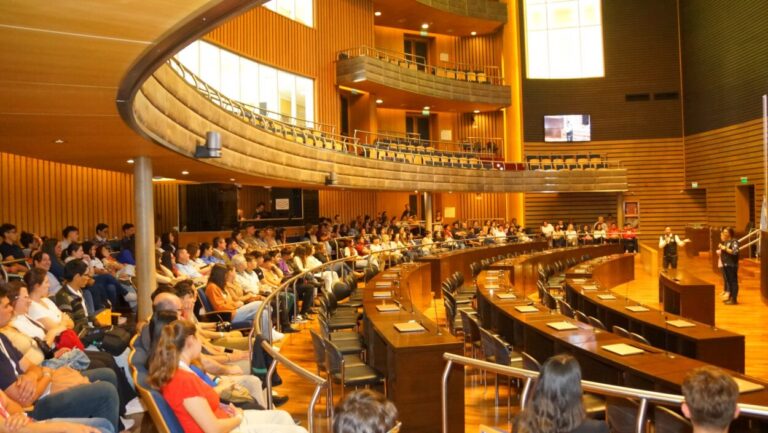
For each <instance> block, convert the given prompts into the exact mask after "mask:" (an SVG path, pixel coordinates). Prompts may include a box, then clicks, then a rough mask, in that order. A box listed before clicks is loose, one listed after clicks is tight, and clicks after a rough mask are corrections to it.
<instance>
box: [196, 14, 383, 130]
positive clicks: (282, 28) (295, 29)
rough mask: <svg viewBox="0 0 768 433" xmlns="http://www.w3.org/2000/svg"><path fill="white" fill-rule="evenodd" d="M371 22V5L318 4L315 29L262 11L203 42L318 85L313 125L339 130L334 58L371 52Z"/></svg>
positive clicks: (243, 17)
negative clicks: (343, 53)
mask: <svg viewBox="0 0 768 433" xmlns="http://www.w3.org/2000/svg"><path fill="white" fill-rule="evenodd" d="M373 18H374V16H373V3H372V2H370V1H367V0H340V1H333V2H330V1H317V2H315V22H314V27H307V26H305V25H303V24H300V23H298V22H296V21H292V20H290V19H288V18H286V17H283V16H282V15H279V14H276V13H274V12H272V11H270V10H268V9H265V8H263V7H258V8H254V9H253V10H251V11H249V12H247V13H245V14H243V15H241V16H238V17H236V18H234V19H232V20H231V21H229V22H227V23H225V24H224V25H222V26H220V27H218V28H217V29H215V30H213V31H212V32H211V33H209V34H208V35H206V36H205V39H206V40H208V41H211V42H213V43H216V44H219V45H221V46H223V47H226V48H227V49H229V50H232V51H234V52H237V53H238V54H241V55H243V56H246V57H249V58H252V59H254V60H256V61H258V62H260V63H264V64H268V65H271V66H274V67H276V68H279V69H283V70H286V71H289V72H293V73H296V74H300V75H304V76H307V77H309V78H312V79H314V80H315V113H316V115H315V119H316V120H317V121H319V122H321V123H327V124H332V125H336V126H337V127H338V126H339V120H340V102H339V96H338V95H337V92H336V87H335V85H336V65H335V60H336V55H337V53H338V52H339V51H341V50H344V49H348V48H353V47H359V46H362V45H367V46H373ZM341 29H343V30H341Z"/></svg>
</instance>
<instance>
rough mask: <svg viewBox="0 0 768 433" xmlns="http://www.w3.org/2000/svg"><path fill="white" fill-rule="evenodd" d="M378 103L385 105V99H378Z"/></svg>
mask: <svg viewBox="0 0 768 433" xmlns="http://www.w3.org/2000/svg"><path fill="white" fill-rule="evenodd" d="M376 103H377V104H383V103H384V100H383V99H377V100H376Z"/></svg>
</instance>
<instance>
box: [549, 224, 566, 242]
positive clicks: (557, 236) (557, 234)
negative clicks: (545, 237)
mask: <svg viewBox="0 0 768 433" xmlns="http://www.w3.org/2000/svg"><path fill="white" fill-rule="evenodd" d="M566 242H567V241H566V239H565V231H564V227H563V226H561V225H560V224H559V223H558V224H556V225H555V228H554V230H553V231H552V246H553V247H555V248H561V247H564V246H565V245H566Z"/></svg>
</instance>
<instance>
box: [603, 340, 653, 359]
mask: <svg viewBox="0 0 768 433" xmlns="http://www.w3.org/2000/svg"><path fill="white" fill-rule="evenodd" d="M602 348H603V349H605V350H607V351H609V352H613V353H615V354H617V355H621V356H627V355H638V354H640V353H643V352H645V351H644V350H643V349H640V348H638V347H635V346H630V345H629V344H624V343H619V344H607V345H605V346H602Z"/></svg>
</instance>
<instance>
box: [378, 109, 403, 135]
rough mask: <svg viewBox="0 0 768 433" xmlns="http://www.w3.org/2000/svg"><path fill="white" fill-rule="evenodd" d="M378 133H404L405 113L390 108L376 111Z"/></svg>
mask: <svg viewBox="0 0 768 433" xmlns="http://www.w3.org/2000/svg"><path fill="white" fill-rule="evenodd" d="M376 117H377V123H378V125H379V129H378V131H386V132H399V133H403V134H404V133H405V111H404V110H395V109H392V108H377V109H376Z"/></svg>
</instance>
